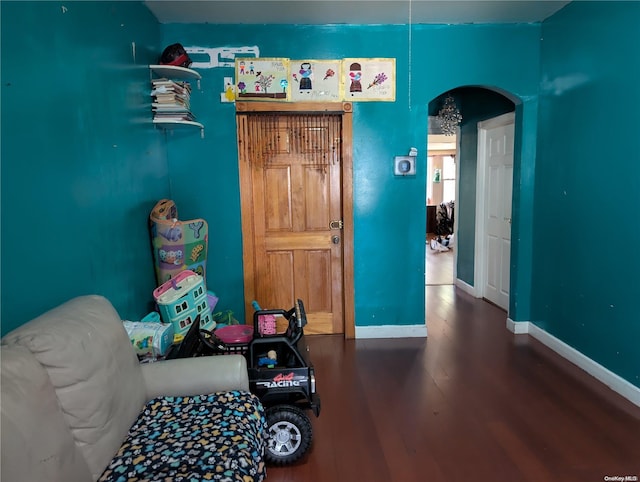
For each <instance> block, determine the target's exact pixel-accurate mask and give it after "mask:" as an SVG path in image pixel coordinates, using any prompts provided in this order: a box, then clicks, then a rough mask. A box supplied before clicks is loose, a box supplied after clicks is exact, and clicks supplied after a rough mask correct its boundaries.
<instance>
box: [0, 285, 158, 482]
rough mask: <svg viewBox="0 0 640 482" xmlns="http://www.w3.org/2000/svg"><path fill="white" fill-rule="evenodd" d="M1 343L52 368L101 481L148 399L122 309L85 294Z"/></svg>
mask: <svg viewBox="0 0 640 482" xmlns="http://www.w3.org/2000/svg"><path fill="white" fill-rule="evenodd" d="M2 342H3V344H9V345H22V346H25V347H26V348H28V349H29V350H30V351H31V352H32V353H33V355H34V356H35V357H36V358H37V360H38V361H39V362H40V363H41V364H42V366H44V368H45V369H46V370H47V372H48V374H49V378H50V379H51V381H52V383H53V386H54V387H55V390H56V394H57V397H58V400H59V403H60V406H61V408H62V412H63V413H64V417H65V419H66V422H67V425H68V426H69V427H70V428H71V430H72V433H73V437H74V439H75V442H76V445H77V446H78V447H79V448H80V450H81V451H82V453H83V455H84V457H85V459H86V461H87V464H88V466H89V469H90V470H91V473H92V474H93V477H94V479H97V478H98V477H99V476H100V474H101V473H102V471H103V470H104V468H105V466H106V465H107V464H108V463H109V461H110V460H111V458H112V457H113V455H114V454H115V453H116V451H117V450H118V448H119V447H120V445H121V444H122V441H123V440H124V437H125V436H126V434H127V431H128V429H129V427H130V426H131V424H132V423H133V422H134V421H135V420H136V417H137V416H138V414H139V413H140V410H141V409H142V407H143V406H144V403H145V401H146V396H145V386H144V380H143V377H142V372H141V369H140V365H139V363H138V359H137V357H136V355H135V353H134V351H133V349H132V347H131V343H130V341H129V337H128V336H127V333H126V330H125V329H124V326H123V324H122V321H121V319H120V317H119V316H118V313H117V312H116V311H115V309H114V308H113V306H112V305H111V303H110V302H109V301H108V300H106V299H105V298H103V297H101V296H95V295H92V296H82V297H78V298H74V299H72V300H70V301H68V302H66V303H64V304H63V305H60V306H58V307H57V308H54V309H53V310H51V311H48V312H47V313H45V314H43V315H41V316H39V317H38V318H36V319H34V320H32V321H30V322H29V323H27V324H25V325H22V326H21V327H19V328H17V329H15V330H13V331H12V332H10V333H8V334H7V335H6V336H5V337H4V338H3V339H2ZM69 480H72V479H69Z"/></svg>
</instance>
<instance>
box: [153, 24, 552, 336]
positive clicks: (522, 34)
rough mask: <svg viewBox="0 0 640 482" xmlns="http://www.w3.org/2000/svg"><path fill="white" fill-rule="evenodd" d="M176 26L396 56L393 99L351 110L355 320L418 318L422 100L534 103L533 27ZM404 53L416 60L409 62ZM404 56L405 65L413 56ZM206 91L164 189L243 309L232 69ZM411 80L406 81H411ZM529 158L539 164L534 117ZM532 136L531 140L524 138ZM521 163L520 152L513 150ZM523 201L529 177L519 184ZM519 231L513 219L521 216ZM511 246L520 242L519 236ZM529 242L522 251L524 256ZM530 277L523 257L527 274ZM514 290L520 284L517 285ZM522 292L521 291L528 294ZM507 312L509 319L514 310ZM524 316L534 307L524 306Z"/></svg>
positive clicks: (172, 149)
mask: <svg viewBox="0 0 640 482" xmlns="http://www.w3.org/2000/svg"><path fill="white" fill-rule="evenodd" d="M408 33H409V32H408V27H407V26H295V25H271V26H264V25H182V24H170V25H163V26H162V34H163V44H164V45H167V44H170V43H173V42H182V43H183V44H184V45H186V46H199V47H225V46H227V47H230V46H236V47H238V46H252V45H257V46H258V47H259V48H260V55H261V56H262V57H288V58H292V59H300V58H320V59H322V58H327V59H330V58H344V57H394V58H396V61H397V65H396V69H397V86H396V102H394V103H357V104H355V106H354V149H353V154H354V161H353V192H354V218H355V219H354V230H355V239H354V253H355V261H354V262H355V294H354V295H355V309H356V325H357V326H375V325H385V324H419V323H424V319H425V313H424V233H425V209H426V208H425V203H424V200H425V197H426V195H425V192H426V183H425V177H424V172H425V166H426V152H425V141H426V136H427V115H428V111H427V107H428V103H429V102H430V101H431V100H432V99H434V98H435V97H437V96H438V95H440V94H441V93H443V92H446V91H447V90H450V89H452V88H454V87H458V86H463V85H477V86H486V87H490V88H496V89H502V90H504V91H507V92H510V93H511V94H512V95H513V97H514V98H518V97H521V98H524V99H525V102H526V106H525V107H524V109H525V110H526V111H527V112H530V111H535V108H536V106H537V89H538V74H539V70H538V69H539V37H540V25H537V24H535V25H534V24H532V25H524V24H523V25H499V26H498V25H483V26H478V25H466V26H426V25H422V26H413V27H412V32H411V38H412V44H411V49H410V48H409V44H408V38H409V35H408ZM409 50H411V52H412V54H411V59H409ZM409 61H411V62H409ZM200 72H201V74H202V75H203V80H202V90H201V91H200V92H197V93H196V94H195V95H194V97H193V99H192V106H193V111H194V113H195V114H196V115H197V116H198V119H199V120H201V121H202V122H203V123H204V124H205V126H206V135H205V139H200V138H199V136H198V135H196V134H194V135H191V136H189V135H186V136H183V135H181V136H179V137H178V138H176V137H175V136H174V138H172V139H170V142H169V143H168V150H169V159H170V172H171V189H172V195H173V196H174V199H175V200H176V202H177V203H178V207H179V209H180V211H181V212H184V213H185V216H203V217H205V218H206V219H207V220H208V221H209V223H210V229H211V230H212V231H213V232H214V233H216V234H214V235H212V236H211V237H210V250H209V258H208V259H209V265H208V266H209V269H208V275H207V281H208V286H209V287H210V288H211V289H214V290H215V291H216V292H217V293H218V294H219V295H220V300H221V301H220V303H221V305H224V306H225V308H230V309H233V310H234V311H235V312H237V313H238V314H239V316H241V317H242V316H244V312H243V279H242V244H241V243H242V232H241V227H240V199H239V187H238V168H237V149H236V145H235V135H236V134H235V117H234V106H233V105H232V104H221V103H220V101H219V98H220V92H221V91H222V86H223V77H225V76H233V69H231V68H216V69H202V70H200ZM409 85H410V88H409ZM523 129H525V130H527V131H528V132H529V134H528V136H527V142H525V144H524V145H523V150H524V151H525V152H527V153H528V155H527V156H525V157H523V160H522V162H524V163H530V164H534V163H535V157H534V156H533V155H531V153H535V136H536V118H535V116H531V115H529V116H528V117H527V121H526V122H524V124H523ZM527 143H528V144H527ZM410 147H418V149H419V157H418V164H417V169H418V175H417V176H416V177H415V178H397V177H394V176H393V169H392V160H393V157H394V156H395V155H401V154H402V155H403V154H406V153H407V152H408V150H409V148H410ZM518 162H520V159H519V158H518ZM517 182H518V186H519V188H520V189H522V190H523V191H524V194H525V198H527V197H532V194H531V192H529V191H532V190H533V179H532V178H528V179H525V180H524V182H520V180H518V181H517ZM515 211H516V212H515V213H514V221H516V222H517V220H518V219H519V220H520V222H521V223H523V224H524V225H527V224H530V223H531V216H532V213H531V210H530V206H529V207H528V208H527V209H525V210H520V209H519V206H516V207H515ZM516 227H517V224H516ZM516 242H517V241H516ZM527 249H529V247H527V246H526V245H525V247H524V248H523V249H522V251H524V252H525V254H523V256H524V257H525V258H524V259H526V252H527ZM529 275H530V267H529V261H527V262H526V263H524V267H523V276H524V278H525V279H526V278H527V276H529ZM518 289H519V288H518V286H516V288H515V291H518ZM522 297H523V298H524V299H528V297H529V293H528V292H526V293H523V294H522ZM514 316H516V315H515V314H514ZM521 316H523V317H524V318H523V319H528V316H529V313H528V312H526V313H522V314H521Z"/></svg>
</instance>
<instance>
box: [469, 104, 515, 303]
mask: <svg viewBox="0 0 640 482" xmlns="http://www.w3.org/2000/svg"><path fill="white" fill-rule="evenodd" d="M478 129H479V134H480V135H479V142H480V143H481V145H480V146H479V147H480V157H481V158H482V161H483V162H481V163H479V167H480V164H483V167H482V169H483V174H484V179H483V184H484V185H483V187H482V190H481V191H479V192H480V193H482V196H483V199H482V200H481V202H482V204H483V209H481V212H482V216H481V217H478V218H477V219H478V221H479V224H481V228H480V231H481V232H482V235H481V236H482V239H481V243H480V250H479V252H478V253H477V254H480V257H481V262H482V264H483V267H482V269H481V273H482V274H483V276H482V278H481V279H480V282H481V291H482V296H483V297H484V298H486V299H488V300H489V301H491V302H493V303H495V304H496V305H498V306H500V307H501V308H503V309H505V310H507V311H508V310H509V281H510V266H511V265H510V259H511V198H512V192H513V143H514V132H515V126H514V117H513V114H505V115H504V116H500V117H497V118H495V119H491V120H489V121H485V122H482V123H480V124H478ZM478 174H480V173H478Z"/></svg>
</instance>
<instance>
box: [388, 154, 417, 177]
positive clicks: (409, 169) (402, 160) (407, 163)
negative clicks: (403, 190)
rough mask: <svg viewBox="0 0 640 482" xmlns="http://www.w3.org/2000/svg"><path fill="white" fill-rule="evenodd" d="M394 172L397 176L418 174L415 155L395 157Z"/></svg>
mask: <svg viewBox="0 0 640 482" xmlns="http://www.w3.org/2000/svg"><path fill="white" fill-rule="evenodd" d="M393 174H394V175H396V176H415V175H416V158H415V157H414V156H396V157H394V159H393Z"/></svg>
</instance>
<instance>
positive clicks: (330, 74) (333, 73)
mask: <svg viewBox="0 0 640 482" xmlns="http://www.w3.org/2000/svg"><path fill="white" fill-rule="evenodd" d="M334 75H336V73H335V72H334V71H333V70H331V69H327V71H326V72H325V74H324V79H322V80H327V79H328V78H329V77H333V76H334Z"/></svg>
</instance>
